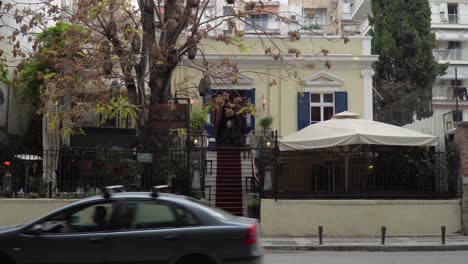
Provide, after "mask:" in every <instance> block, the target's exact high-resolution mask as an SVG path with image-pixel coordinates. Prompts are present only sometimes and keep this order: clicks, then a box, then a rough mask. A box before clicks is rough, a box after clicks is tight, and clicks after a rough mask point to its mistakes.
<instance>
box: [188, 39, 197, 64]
mask: <svg viewBox="0 0 468 264" xmlns="http://www.w3.org/2000/svg"><path fill="white" fill-rule="evenodd" d="M187 41H188V45H189V49H188V52H187V53H188V54H187V55H188V58H189V59H190V60H194V59H195V56H197V42H196V41H195V38H193V37H191V38H189V39H188V40H187Z"/></svg>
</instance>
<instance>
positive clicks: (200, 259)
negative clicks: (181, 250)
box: [176, 254, 216, 264]
mask: <svg viewBox="0 0 468 264" xmlns="http://www.w3.org/2000/svg"><path fill="white" fill-rule="evenodd" d="M176 264H216V262H215V261H214V260H213V259H212V258H210V257H208V256H205V255H199V254H193V255H188V256H184V257H183V258H181V259H180V260H179V261H177V263H176Z"/></svg>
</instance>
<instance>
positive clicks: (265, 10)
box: [247, 6, 278, 15]
mask: <svg viewBox="0 0 468 264" xmlns="http://www.w3.org/2000/svg"><path fill="white" fill-rule="evenodd" d="M247 12H248V13H249V14H254V15H256V14H278V7H277V6H265V7H263V8H257V7H256V8H254V9H253V10H251V11H247Z"/></svg>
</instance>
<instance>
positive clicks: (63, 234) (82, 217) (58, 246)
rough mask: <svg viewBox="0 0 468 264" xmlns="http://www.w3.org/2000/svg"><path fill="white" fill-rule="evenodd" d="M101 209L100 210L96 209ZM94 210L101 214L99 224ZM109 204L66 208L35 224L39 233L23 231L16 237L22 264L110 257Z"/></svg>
mask: <svg viewBox="0 0 468 264" xmlns="http://www.w3.org/2000/svg"><path fill="white" fill-rule="evenodd" d="M98 209H101V210H98ZM96 211H101V212H103V211H105V214H104V216H103V215H102V213H101V216H102V217H103V219H102V222H100V223H98V222H97V221H96V219H95V217H96ZM113 211H114V202H113V201H109V200H106V201H102V202H96V203H91V204H86V205H83V206H78V207H77V208H72V209H68V210H67V211H65V212H59V213H57V214H54V215H52V216H51V217H48V218H46V219H44V220H42V221H40V222H39V223H38V224H40V225H41V226H42V230H40V232H39V233H34V232H30V231H29V232H28V230H26V231H25V232H24V233H23V234H21V235H20V240H21V242H20V244H21V245H22V247H21V251H22V254H21V255H22V256H23V257H22V259H23V261H22V262H23V263H25V264H26V263H28V264H35V263H37V264H39V263H40V264H49V263H50V264H52V263H57V264H58V263H60V264H66V263H103V262H104V256H105V255H107V254H110V253H111V252H110V251H111V249H110V247H109V246H108V244H107V243H108V240H107V238H108V235H109V233H111V232H112V225H111V223H112V214H113Z"/></svg>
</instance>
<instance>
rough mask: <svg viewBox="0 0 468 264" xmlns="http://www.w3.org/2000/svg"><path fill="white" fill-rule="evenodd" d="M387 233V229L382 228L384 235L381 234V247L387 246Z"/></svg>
mask: <svg viewBox="0 0 468 264" xmlns="http://www.w3.org/2000/svg"><path fill="white" fill-rule="evenodd" d="M386 232H387V228H386V227H385V226H382V233H381V237H380V238H381V240H380V241H381V242H380V243H381V245H385V233H386Z"/></svg>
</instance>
